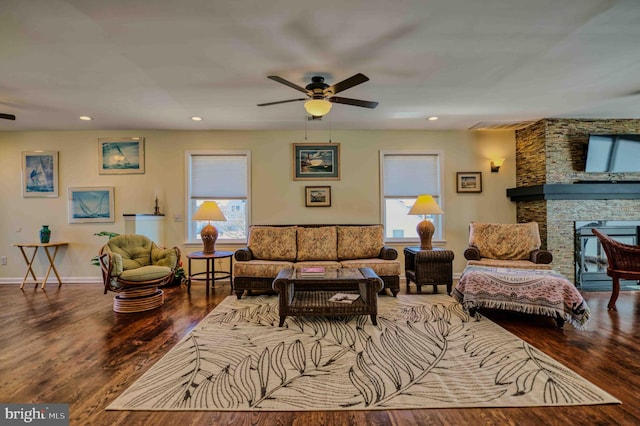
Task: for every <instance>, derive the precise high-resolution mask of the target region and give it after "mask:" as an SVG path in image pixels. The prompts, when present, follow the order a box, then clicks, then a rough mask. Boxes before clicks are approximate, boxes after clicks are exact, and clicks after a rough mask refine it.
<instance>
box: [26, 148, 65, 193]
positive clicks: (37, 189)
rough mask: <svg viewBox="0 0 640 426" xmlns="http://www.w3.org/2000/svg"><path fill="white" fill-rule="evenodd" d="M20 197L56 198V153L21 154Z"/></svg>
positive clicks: (32, 152) (29, 152) (31, 152)
mask: <svg viewBox="0 0 640 426" xmlns="http://www.w3.org/2000/svg"><path fill="white" fill-rule="evenodd" d="M22 196H23V197H57V196H58V151H24V152H23V153H22Z"/></svg>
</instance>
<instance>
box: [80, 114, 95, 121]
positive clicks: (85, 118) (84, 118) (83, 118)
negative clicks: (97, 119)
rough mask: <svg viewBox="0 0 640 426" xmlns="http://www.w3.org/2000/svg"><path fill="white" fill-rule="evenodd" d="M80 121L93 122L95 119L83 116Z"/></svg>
mask: <svg viewBox="0 0 640 426" xmlns="http://www.w3.org/2000/svg"><path fill="white" fill-rule="evenodd" d="M80 120H84V121H91V120H93V118H91V117H89V116H88V115H81V116H80Z"/></svg>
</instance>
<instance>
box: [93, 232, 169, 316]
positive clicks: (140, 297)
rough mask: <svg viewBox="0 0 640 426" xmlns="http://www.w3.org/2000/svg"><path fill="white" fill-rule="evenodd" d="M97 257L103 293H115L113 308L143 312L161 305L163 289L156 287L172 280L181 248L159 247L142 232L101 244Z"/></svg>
mask: <svg viewBox="0 0 640 426" xmlns="http://www.w3.org/2000/svg"><path fill="white" fill-rule="evenodd" d="M98 259H99V261H100V267H101V269H102V279H103V281H104V293H105V294H107V291H113V292H115V293H118V294H117V295H116V296H115V298H114V300H113V310H114V311H116V312H120V313H129V312H142V311H148V310H151V309H155V308H157V307H160V306H162V305H163V304H164V292H163V291H162V290H161V289H159V288H158V287H159V286H162V285H165V284H168V283H170V282H171V281H172V280H173V276H174V274H175V270H176V267H177V266H178V264H179V263H180V249H179V248H177V247H173V248H169V249H165V248H161V247H158V246H157V245H156V243H154V242H153V241H151V240H150V239H149V238H147V237H145V236H144V235H137V234H127V235H118V236H116V237H113V238H111V239H110V240H109V242H107V244H105V245H104V246H103V247H102V249H101V250H100V255H99V257H98Z"/></svg>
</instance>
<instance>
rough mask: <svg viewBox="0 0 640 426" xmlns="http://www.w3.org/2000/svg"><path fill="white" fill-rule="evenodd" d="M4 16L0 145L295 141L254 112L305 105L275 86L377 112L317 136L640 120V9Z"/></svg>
mask: <svg viewBox="0 0 640 426" xmlns="http://www.w3.org/2000/svg"><path fill="white" fill-rule="evenodd" d="M0 3H1V4H0V112H2V113H11V114H15V115H16V116H17V119H16V121H9V120H0V130H29V129H47V130H55V129H123V130H128V129H180V130H201V129H298V128H301V127H304V125H305V115H304V110H303V105H302V102H294V103H287V104H281V105H274V106H268V107H258V106H256V104H258V103H264V102H270V101H279V100H285V99H294V98H298V97H300V95H301V93H300V92H297V91H295V90H293V89H292V88H290V87H287V86H284V85H282V84H278V83H276V82H274V81H271V80H269V79H267V76H268V75H278V76H281V77H283V78H285V79H287V80H290V81H292V82H294V83H296V84H298V85H300V86H304V85H306V84H307V83H308V82H309V81H310V78H311V76H312V75H318V74H319V75H323V76H325V77H327V81H328V82H329V83H330V84H331V83H336V82H338V81H340V80H343V79H345V78H347V77H350V76H351V75H353V74H355V73H358V72H361V73H363V74H365V75H367V76H368V77H369V78H370V81H369V82H366V83H364V84H362V85H359V86H356V87H353V88H351V89H349V90H346V91H344V92H342V93H340V96H344V97H349V98H358V99H364V100H370V101H378V102H380V105H379V106H378V107H377V108H376V109H374V110H370V109H366V108H359V107H354V106H348V105H340V104H334V107H333V109H332V111H331V112H330V113H329V114H328V115H327V116H326V117H325V118H324V119H323V121H322V123H311V124H309V125H310V126H311V125H330V126H331V127H332V128H334V129H468V128H471V127H472V126H474V125H476V124H477V123H486V124H489V125H498V126H499V125H501V124H504V123H512V122H521V121H530V120H537V119H540V118H551V117H564V118H567V117H573V118H639V117H640V0H620V1H615V0H316V1H307V0H147V1H143V0H2V1H1V2H0ZM302 96H304V95H302ZM80 115H89V116H92V117H94V120H93V121H91V122H84V121H80V120H79V119H78V117H79V116H80ZM194 115H198V116H202V117H203V121H201V122H193V121H191V120H190V117H191V116H194ZM431 115H437V116H439V117H440V120H438V121H427V120H426V117H428V116H431ZM327 123H328V124H327Z"/></svg>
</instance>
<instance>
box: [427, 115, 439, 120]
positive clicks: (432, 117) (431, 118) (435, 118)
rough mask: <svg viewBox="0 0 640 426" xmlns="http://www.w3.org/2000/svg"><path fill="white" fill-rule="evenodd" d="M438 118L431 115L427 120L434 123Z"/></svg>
mask: <svg viewBox="0 0 640 426" xmlns="http://www.w3.org/2000/svg"><path fill="white" fill-rule="evenodd" d="M438 118H440V117H436V116H435V115H432V116H431V117H428V118H427V120H429V121H436V120H437V119H438Z"/></svg>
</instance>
